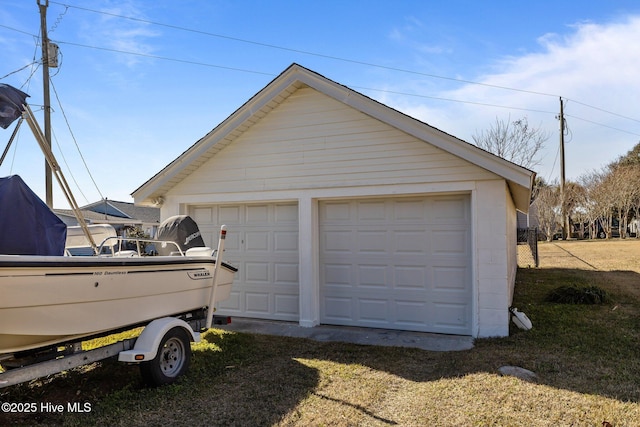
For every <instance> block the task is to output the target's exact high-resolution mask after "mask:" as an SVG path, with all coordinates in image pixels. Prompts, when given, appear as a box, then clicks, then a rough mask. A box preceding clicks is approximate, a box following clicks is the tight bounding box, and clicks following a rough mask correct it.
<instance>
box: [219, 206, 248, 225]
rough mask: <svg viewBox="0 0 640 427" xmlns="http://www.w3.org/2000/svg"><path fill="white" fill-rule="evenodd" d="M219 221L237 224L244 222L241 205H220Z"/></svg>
mask: <svg viewBox="0 0 640 427" xmlns="http://www.w3.org/2000/svg"><path fill="white" fill-rule="evenodd" d="M217 209H218V218H219V219H218V222H220V223H221V224H227V225H237V224H241V223H242V216H241V206H219V207H218V208H217Z"/></svg>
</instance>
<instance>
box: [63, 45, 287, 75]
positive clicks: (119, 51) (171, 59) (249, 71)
mask: <svg viewBox="0 0 640 427" xmlns="http://www.w3.org/2000/svg"><path fill="white" fill-rule="evenodd" d="M55 42H56V43H58V44H66V45H70V46H78V47H84V48H87V49H96V50H104V51H107V52H114V53H123V54H126V55H137V56H142V57H144V58H151V59H161V60H163V61H171V62H180V63H183V64H191V65H200V66H203V67H213V68H221V69H224V70H231V71H240V72H243V73H252V74H262V75H265V76H270V77H274V76H275V74H273V73H265V72H262V71H255V70H247V69H244V68H237V67H227V66H224V65H217V64H207V63H205V62H198V61H190V60H186V59H177V58H169V57H167V56H159V55H151V54H148V53H140V52H129V51H126V50H119V49H112V48H108V47H99V46H89V45H85V44H81V43H73V42H66V41H62V40H55Z"/></svg>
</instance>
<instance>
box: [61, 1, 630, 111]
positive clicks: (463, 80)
mask: <svg viewBox="0 0 640 427" xmlns="http://www.w3.org/2000/svg"><path fill="white" fill-rule="evenodd" d="M51 3H55V4H58V5H60V6H64V7H65V11H64V12H63V13H62V14H61V16H62V15H64V14H65V13H66V12H67V10H68V9H69V8H73V9H78V10H83V11H86V12H91V13H96V14H101V15H106V16H112V17H115V18H120V19H127V20H130V21H134V22H140V23H144V24H149V25H156V26H160V27H165V28H170V29H173V30H178V31H185V32H190V33H194V34H200V35H204V36H209V37H216V38H221V39H225V40H231V41H235V42H239V43H245V44H251V45H255V46H262V47H267V48H270V49H278V50H283V51H287V52H293V53H298V54H304V55H310V56H316V57H320V58H326V59H332V60H336V61H342V62H348V63H352V64H358V65H364V66H368V67H374V68H379V69H384V70H389V71H396V72H402V73H408V74H414V75H419V76H424V77H430V78H434V79H441V80H449V81H454V82H457V83H464V84H471V85H478V86H485V87H490V88H494V89H502V90H508V91H514V92H521V93H529V94H533V95H540V96H551V97H558V96H559V95H557V94H551V93H546V92H539V91H532V90H527V89H518V88H513V87H508V86H502V85H496V84H490V83H482V82H476V81H473V80H465V79H459V78H454V77H448V76H440V75H436V74H431V73H424V72H420V71H415V70H408V69H404V68H398V67H390V66H386V65H380V64H375V63H371V62H366V61H359V60H355V59H349V58H342V57H338V56H334V55H327V54H322V53H318V52H311V51H308V50H303V49H295V48H290V47H285V46H279V45H275V44H271V43H265V42H259V41H255V40H248V39H243V38H239V37H233V36H227V35H224V34H217V33H212V32H208V31H203V30H196V29H193V28H187V27H182V26H178V25H173V24H166V23H162V22H156V21H151V20H148V19H142V18H135V17H132V16H126V15H120V14H116V13H112V12H106V11H102V10H95V9H90V8H86V7H81V6H75V5H69V4H66V3H59V2H55V1H52V2H51ZM59 19H60V18H59ZM200 65H203V64H200ZM222 68H226V67H222ZM229 69H231V68H229ZM240 71H245V72H246V70H240ZM402 95H407V96H413V95H410V94H402ZM564 99H567V100H571V101H573V102H575V103H577V104H580V105H582V106H585V107H588V108H592V109H595V110H598V111H601V112H603V113H607V114H611V115H614V116H617V117H620V118H624V119H628V120H632V121H635V122H638V123H640V120H638V119H634V118H632V117H628V116H624V115H622V114H618V113H615V112H613V111H609V110H606V109H604V108H600V107H596V106H593V105H590V104H586V103H583V102H580V101H576V100H574V99H570V98H567V97H564ZM478 105H484V104H482V103H478ZM488 106H491V105H488ZM500 108H503V107H500ZM516 109H517V108H516ZM525 110H526V111H528V110H527V109H525Z"/></svg>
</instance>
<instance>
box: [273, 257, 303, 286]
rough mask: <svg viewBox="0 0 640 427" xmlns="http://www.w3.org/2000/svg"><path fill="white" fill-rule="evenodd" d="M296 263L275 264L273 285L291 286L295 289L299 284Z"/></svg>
mask: <svg viewBox="0 0 640 427" xmlns="http://www.w3.org/2000/svg"><path fill="white" fill-rule="evenodd" d="M298 271H299V269H298V264H297V263H275V264H274V265H273V272H274V277H273V283H274V284H280V285H292V286H295V287H296V288H297V287H298V284H299V282H300V281H299V278H298Z"/></svg>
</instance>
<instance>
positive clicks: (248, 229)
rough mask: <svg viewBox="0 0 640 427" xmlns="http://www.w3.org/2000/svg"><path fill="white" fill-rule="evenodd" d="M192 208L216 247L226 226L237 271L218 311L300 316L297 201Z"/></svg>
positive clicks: (227, 253)
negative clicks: (222, 227) (221, 231)
mask: <svg viewBox="0 0 640 427" xmlns="http://www.w3.org/2000/svg"><path fill="white" fill-rule="evenodd" d="M189 212H190V215H191V214H193V215H198V218H200V221H197V222H198V225H199V227H200V229H201V230H207V232H209V233H210V234H211V235H212V237H211V239H215V244H214V245H213V246H217V237H218V231H217V230H219V227H220V224H226V225H227V227H228V232H227V238H226V242H225V260H227V261H229V262H231V263H233V264H234V265H236V266H237V267H238V269H239V270H238V273H237V274H236V279H235V280H234V283H233V287H232V292H231V296H230V298H229V299H228V300H226V301H223V302H221V303H220V304H218V307H217V309H218V313H219V314H222V315H234V316H249V317H257V318H265V319H274V320H292V321H296V320H299V317H300V315H299V305H300V304H299V287H300V285H299V268H298V206H297V204H296V203H285V202H283V203H258V204H233V205H232V204H225V205H210V206H194V207H191V208H190V210H189ZM207 220H210V222H207ZM212 243H213V242H212Z"/></svg>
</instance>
